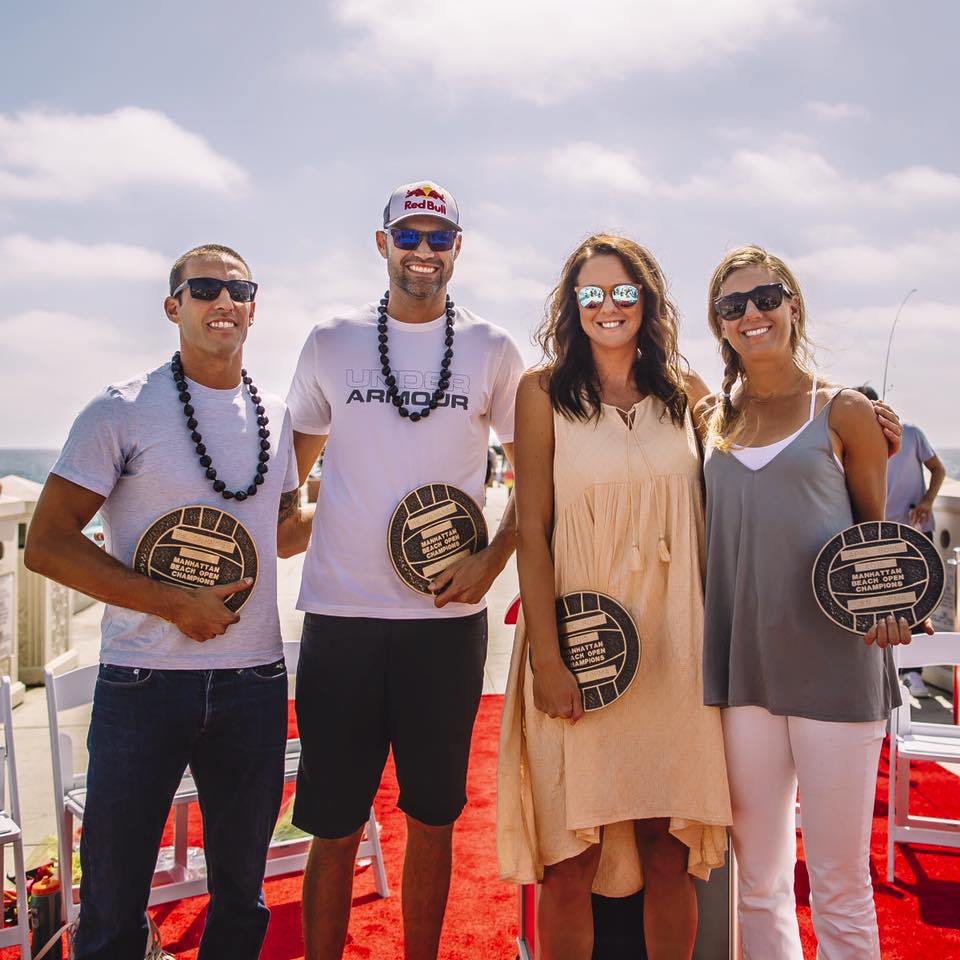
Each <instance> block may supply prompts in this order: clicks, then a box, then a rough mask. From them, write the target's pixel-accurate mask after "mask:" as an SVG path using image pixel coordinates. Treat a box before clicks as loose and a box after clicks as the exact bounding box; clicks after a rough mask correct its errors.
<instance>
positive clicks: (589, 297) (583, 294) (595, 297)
mask: <svg viewBox="0 0 960 960" xmlns="http://www.w3.org/2000/svg"><path fill="white" fill-rule="evenodd" d="M606 298H607V294H606V291H605V290H604V289H603V287H594V286H589V287H580V288H579V289H578V290H577V301H578V302H579V304H580V307H581V309H583V310H597V309H598V308H600V307H602V306H603V301H604V300H606ZM610 299H611V300H612V301H613V302H614V304H615V305H616V306H618V307H632V306H635V305H636V304H637V303H638V302H639V300H640V290H639V288H638V287H637V286H635V285H634V284H632V283H618V284H617V285H616V286H615V287H614V288H613V289H612V290H611V291H610Z"/></svg>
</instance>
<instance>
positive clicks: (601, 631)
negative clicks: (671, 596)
mask: <svg viewBox="0 0 960 960" xmlns="http://www.w3.org/2000/svg"><path fill="white" fill-rule="evenodd" d="M557 630H558V633H559V634H560V655H561V656H562V657H563V662H564V663H565V664H566V665H567V669H568V670H569V671H570V672H571V673H572V674H573V675H574V677H576V680H577V684H578V685H579V686H580V693H581V694H582V696H583V709H584V710H599V709H600V708H601V707H605V706H607V705H608V704H611V703H613V702H614V700H617V699H619V698H620V697H622V696H623V694H624V693H625V692H626V690H627V688H628V687H629V686H630V684H631V683H633V679H634V677H636V675H637V668H638V667H639V666H640V634H639V633H638V632H637V627H636V624H635V623H634V622H633V618H632V617H631V616H630V614H629V613H628V612H627V611H626V609H624V607H622V606H621V605H620V604H619V603H617V601H616V600H614V599H613V597H608V596H607V595H606V594H603V593H596V592H594V591H583V592H577V593H567V594H564V596H562V597H560V598H559V599H558V600H557Z"/></svg>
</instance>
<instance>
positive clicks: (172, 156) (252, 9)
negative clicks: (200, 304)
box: [0, 0, 960, 447]
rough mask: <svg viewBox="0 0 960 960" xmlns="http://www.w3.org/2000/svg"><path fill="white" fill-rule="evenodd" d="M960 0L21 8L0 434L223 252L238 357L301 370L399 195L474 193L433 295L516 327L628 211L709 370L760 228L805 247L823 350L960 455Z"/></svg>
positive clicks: (144, 324)
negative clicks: (573, 257) (735, 261)
mask: <svg viewBox="0 0 960 960" xmlns="http://www.w3.org/2000/svg"><path fill="white" fill-rule="evenodd" d="M958 32H960V7H958V6H957V5H955V4H953V3H949V2H940V3H937V2H924V0H919V2H915V3H913V4H912V5H911V6H910V7H909V8H907V7H906V6H905V5H903V4H894V3H893V2H886V0H769V2H768V0H672V2H670V3H663V2H660V3H652V2H647V0H633V2H626V0H590V2H589V3H583V2H582V0H485V2H483V3H468V2H466V0H462V2H458V0H404V2H401V3H398V2H396V0H328V2H326V3H322V2H313V3H310V2H306V0H293V2H285V3H275V4H263V3H253V2H246V0H238V2H233V3H230V4H226V3H218V2H209V3H203V4H196V3H189V4H188V3H182V2H167V3H164V4H136V3H129V2H124V3H121V2H113V0H98V2H92V0H91V2H88V3H69V2H57V0H49V2H44V3H33V4H27V3H21V4H5V5H4V6H3V8H2V11H0V377H2V384H3V394H4V396H5V399H6V411H7V413H6V416H4V417H3V418H2V421H0V447H16V446H37V447H43V446H50V447H56V446H59V445H60V443H61V442H62V440H63V437H64V435H65V432H66V430H67V429H68V427H69V424H70V422H71V420H72V418H73V416H74V414H75V413H76V411H77V410H78V409H79V408H80V406H82V404H83V403H84V402H85V401H86V400H87V399H88V398H89V397H90V396H91V395H92V394H93V393H94V392H95V391H96V390H97V389H99V388H100V387H101V386H103V385H104V384H105V383H108V382H110V381H111V380H116V379H121V378H123V377H125V376H128V375H131V374H133V373H136V372H139V371H141V370H144V369H147V368H149V367H152V366H155V365H157V364H158V363H160V362H162V360H163V359H165V358H166V357H168V356H169V354H170V353H171V351H172V350H173V348H174V346H175V337H174V334H175V329H174V328H173V327H172V326H171V325H170V324H169V323H168V322H167V321H166V320H165V319H164V316H163V313H162V311H161V304H162V301H163V297H164V294H165V279H166V275H167V272H168V270H169V265H170V263H171V261H172V260H173V259H174V258H175V257H176V256H177V254H179V253H180V252H181V251H183V250H185V249H187V248H188V247H190V246H193V245H195V244H197V243H200V242H205V241H217V242H223V243H227V244H229V245H231V246H235V247H236V248H238V249H239V250H240V251H241V252H242V253H244V255H245V256H246V257H247V258H248V259H249V261H250V263H251V264H252V266H253V269H254V275H255V278H256V279H257V280H259V281H260V283H261V293H260V294H259V296H258V300H259V308H258V313H257V317H258V320H259V323H258V324H257V326H255V327H254V329H253V332H252V335H251V338H250V341H249V348H248V353H247V359H248V366H249V368H250V369H251V372H252V373H253V374H254V375H255V377H256V381H257V383H260V384H262V385H263V387H264V388H270V389H273V390H275V391H277V392H280V393H285V392H286V387H287V383H288V381H289V377H290V375H291V373H292V370H293V366H294V363H295V361H296V356H297V353H298V351H299V347H300V345H301V343H302V341H303V339H304V337H305V336H306V334H307V332H308V331H309V329H310V327H311V325H312V324H313V323H315V322H316V321H317V320H318V319H320V318H322V317H324V316H327V315H329V314H330V313H331V312H332V311H335V310H337V309H338V308H340V307H343V306H345V305H351V304H355V303H358V302H363V301H367V300H371V299H375V298H376V297H377V296H378V295H379V294H380V293H381V291H382V290H383V289H384V286H385V271H384V267H383V263H382V261H381V260H380V258H379V256H378V255H377V253H376V249H375V247H374V243H373V232H374V230H375V229H376V228H377V226H378V218H379V216H380V213H381V211H382V208H383V204H384V202H385V200H386V197H387V194H388V193H389V191H390V189H391V188H392V187H393V186H394V185H396V184H398V183H403V182H407V181H410V180H414V179H419V178H423V177H429V178H432V179H435V180H438V181H439V182H440V183H442V184H444V185H445V186H447V187H448V188H449V189H450V190H451V191H452V192H453V193H454V194H455V195H456V197H457V199H458V201H459V203H460V209H461V215H462V221H463V224H464V226H465V235H464V244H463V252H462V255H461V258H460V260H459V261H458V265H457V271H456V275H455V277H454V281H453V285H452V287H451V293H452V295H453V296H454V299H456V300H457V301H460V302H463V303H464V304H465V305H468V306H470V307H472V308H473V309H475V310H476V311H477V312H479V313H481V314H482V315H484V316H486V317H487V318H489V319H490V320H493V321H494V322H496V323H498V324H501V325H503V326H505V327H506V328H508V329H509V330H510V331H511V332H512V333H513V334H514V336H515V337H516V339H517V341H518V343H519V344H520V346H521V349H522V350H523V351H524V354H525V356H526V358H527V359H528V360H529V361H530V362H531V363H532V362H534V361H535V360H536V359H537V352H536V350H535V348H534V347H533V345H532V343H531V338H530V335H531V332H532V330H533V328H534V327H535V326H536V324H537V322H538V321H539V319H540V318H541V316H542V312H543V302H544V299H545V297H546V295H547V293H548V291H549V290H550V288H551V287H552V285H553V283H554V282H555V280H556V277H557V274H558V271H559V268H560V265H561V263H562V262H563V259H564V258H565V256H566V255H567V254H568V253H569V251H570V250H571V249H572V248H573V247H574V246H575V245H576V244H577V243H578V241H579V240H581V239H582V238H583V237H584V236H585V235H586V234H587V233H589V232H592V231H595V230H601V229H603V230H610V231H616V232H623V233H626V234H628V235H629V236H631V237H634V238H635V239H637V240H639V241H640V242H641V243H644V244H646V245H647V246H649V247H650V249H651V250H652V251H653V252H654V254H655V255H656V257H657V258H658V259H659V261H660V263H661V265H662V266H663V268H664V270H665V272H666V274H667V276H668V278H669V281H670V284H671V290H672V294H673V296H674V298H675V300H676V301H677V303H678V304H679V306H680V308H681V312H682V315H683V326H682V330H681V346H682V349H683V352H684V353H685V354H686V356H687V357H688V359H689V360H690V362H691V364H692V365H693V366H694V367H695V368H696V369H698V370H699V371H700V372H701V373H702V374H703V375H704V376H705V377H706V378H707V380H708V381H709V382H711V383H713V384H716V383H718V382H719V371H720V366H719V363H718V362H717V359H716V347H715V344H714V343H713V341H712V339H711V337H710V336H709V334H708V332H707V328H706V320H705V306H704V302H705V288H706V283H707V279H708V277H709V274H710V271H711V269H712V268H713V266H714V265H715V263H716V262H717V261H718V260H719V258H720V257H721V256H722V255H723V253H724V252H725V251H726V250H727V249H728V248H730V247H731V246H734V245H736V244H738V243H741V242H744V241H755V242H758V243H761V244H763V245H765V246H767V247H769V248H770V249H772V250H773V251H775V252H777V253H779V254H781V255H782V256H784V257H785V258H786V259H787V261H788V262H789V263H790V264H791V265H792V266H793V267H794V268H795V270H796V272H797V273H798V275H799V277H800V280H801V283H802V285H803V287H804V292H805V295H806V298H807V303H808V306H809V309H810V314H811V323H812V331H813V335H814V337H815V338H816V340H817V342H818V344H819V347H820V349H819V361H820V364H821V366H822V368H823V369H824V371H825V372H826V374H827V375H828V376H830V377H832V378H833V379H835V380H838V381H840V382H845V383H851V384H852V383H856V382H860V381H862V380H869V381H871V382H872V383H873V384H875V385H877V386H880V385H881V383H882V380H883V363H884V354H885V351H886V345H887V337H888V334H889V331H890V327H891V324H892V322H893V319H894V316H895V315H896V311H897V307H898V305H899V304H900V302H901V300H902V299H903V297H904V296H905V295H906V294H907V293H908V292H909V291H910V290H912V289H913V288H916V289H917V292H916V293H914V294H913V295H912V296H911V298H910V299H909V301H908V302H907V304H906V306H905V307H904V309H903V312H902V314H901V318H900V323H899V326H898V327H897V331H896V335H895V339H894V351H893V358H892V361H891V367H890V374H889V377H888V388H889V389H888V396H889V397H890V399H891V400H892V402H893V403H894V404H895V405H896V407H897V408H898V409H899V411H900V412H901V415H902V416H903V417H904V418H905V419H908V420H913V421H915V422H917V423H919V424H920V425H921V426H923V427H924V428H925V430H926V431H927V433H928V436H930V438H931V440H932V441H933V442H934V443H935V444H939V445H942V446H954V447H960V418H958V416H957V407H958V400H957V383H958V380H960V377H958V373H960V337H958V336H957V330H958V326H960V306H958V301H957V296H956V291H955V289H954V288H955V286H956V278H957V275H958V270H957V264H958V262H960V221H958V213H960V160H958V155H960V154H958V140H960V136H958V132H957V123H956V118H957V106H956V88H957V85H956V76H955V72H954V70H953V68H952V67H951V66H950V65H951V64H952V63H953V62H954V60H955V43H956V37H957V35H958Z"/></svg>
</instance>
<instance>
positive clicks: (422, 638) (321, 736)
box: [293, 610, 487, 839]
mask: <svg viewBox="0 0 960 960" xmlns="http://www.w3.org/2000/svg"><path fill="white" fill-rule="evenodd" d="M486 655H487V613H486V611H485V610H482V611H480V612H479V613H475V614H471V615H470V616H467V617H446V618H432V619H423V620H380V619H371V618H367V617H329V616H323V615H319V614H312V613H308V614H307V615H306V616H305V617H304V621H303V640H302V642H301V645H300V665H299V668H298V670H297V723H298V725H299V728H300V744H301V754H300V770H299V772H298V775H297V795H296V799H295V801H294V806H293V822H294V824H295V825H296V826H297V827H299V828H300V829H301V830H305V831H306V832H307V833H311V834H313V835H314V836H315V837H323V838H325V839H335V838H338V837H347V836H349V835H350V834H352V833H354V832H355V831H356V830H358V829H359V828H360V827H361V826H362V825H363V823H364V822H365V821H366V819H367V817H368V816H369V814H370V804H371V803H372V802H373V798H374V795H375V794H376V792H377V787H378V786H379V785H380V777H381V775H382V773H383V767H384V764H385V763H386V761H387V752H388V750H389V749H390V748H392V749H393V759H394V763H395V764H396V768H397V781H398V783H399V786H400V797H399V800H398V806H399V807H400V809H401V810H403V812H404V813H406V814H409V816H411V817H413V818H414V819H415V820H419V821H420V822H421V823H426V824H429V825H431V826H443V825H445V824H448V823H453V822H454V820H456V819H457V817H459V816H460V813H461V811H462V810H463V808H464V806H465V804H466V802H467V794H466V781H467V759H468V756H469V753H470V737H471V734H472V733H473V722H474V720H475V719H476V716H477V708H478V707H479V705H480V694H481V692H482V690H483V665H484V662H485V660H486Z"/></svg>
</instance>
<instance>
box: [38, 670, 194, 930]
mask: <svg viewBox="0 0 960 960" xmlns="http://www.w3.org/2000/svg"><path fill="white" fill-rule="evenodd" d="M70 662H71V661H70V660H69V655H68V654H64V655H62V656H60V657H57V658H56V659H55V660H51V661H50V663H48V664H47V665H46V666H45V667H44V669H43V675H44V683H45V685H46V692H47V715H48V718H49V726H50V753H51V755H52V758H53V793H54V809H55V810H56V811H57V850H58V857H59V861H60V889H61V900H62V903H63V919H64V921H66V922H72V921H73V920H75V919H76V918H77V917H78V916H79V913H80V894H79V890H77V889H76V888H74V886H73V869H72V867H73V831H74V820H80V821H82V820H83V812H84V807H85V805H86V800H87V786H86V772H85V771H77V770H75V769H74V762H73V740H72V738H71V736H70V734H68V733H65V732H64V731H62V730H61V729H60V714H61V713H63V712H64V711H66V710H74V709H76V708H77V707H83V706H87V705H89V704H90V703H92V702H93V692H94V689H95V687H96V685H97V672H98V670H99V666H98V664H92V665H91V666H87V667H79V668H78V669H76V670H70V671H69V672H67V673H60V670H62V669H63V667H64V666H65V665H69V663H70ZM196 799H197V788H196V784H195V783H194V781H193V777H191V776H190V774H189V772H188V773H186V774H185V775H184V777H183V779H182V780H181V781H180V786H179V787H178V788H177V792H176V794H175V795H174V798H173V809H174V841H173V863H172V865H170V866H168V867H161V868H158V869H157V870H155V871H154V874H153V885H152V889H151V891H150V900H149V904H150V906H153V905H154V904H158V903H169V902H170V901H171V900H180V899H183V898H184V897H194V896H197V895H198V894H201V893H205V892H206V889H207V878H206V875H205V873H204V871H203V869H202V868H201V867H195V866H191V865H188V863H187V855H188V850H187V815H188V813H189V807H190V804H191V803H192V802H194V801H195V800H196Z"/></svg>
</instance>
